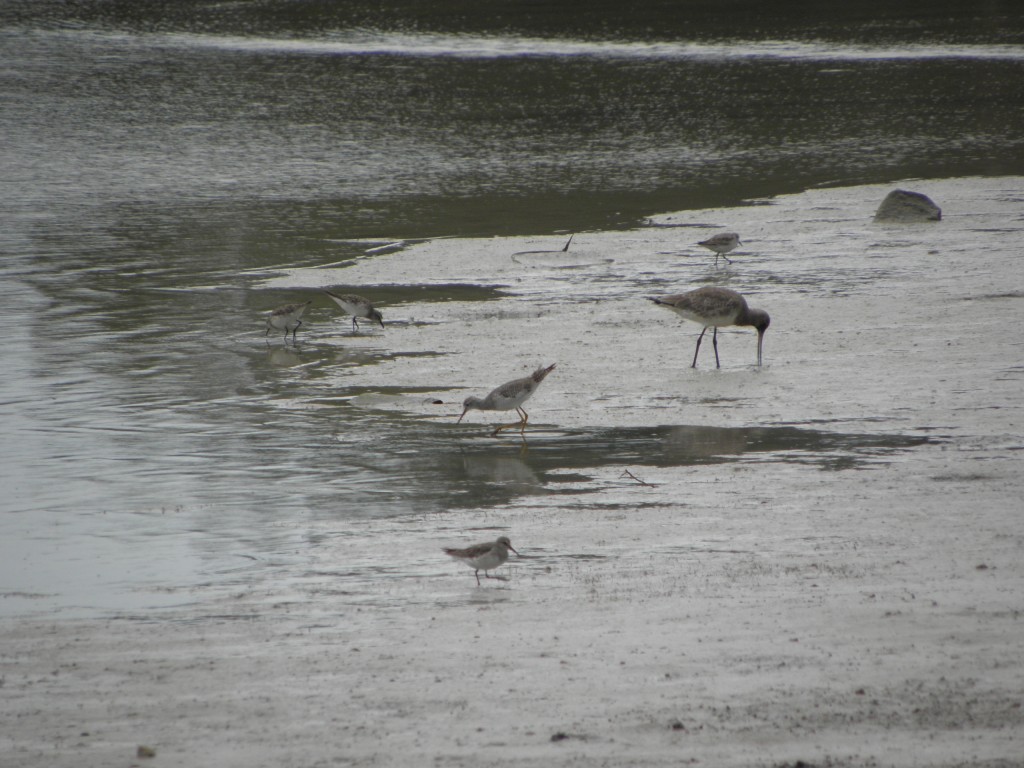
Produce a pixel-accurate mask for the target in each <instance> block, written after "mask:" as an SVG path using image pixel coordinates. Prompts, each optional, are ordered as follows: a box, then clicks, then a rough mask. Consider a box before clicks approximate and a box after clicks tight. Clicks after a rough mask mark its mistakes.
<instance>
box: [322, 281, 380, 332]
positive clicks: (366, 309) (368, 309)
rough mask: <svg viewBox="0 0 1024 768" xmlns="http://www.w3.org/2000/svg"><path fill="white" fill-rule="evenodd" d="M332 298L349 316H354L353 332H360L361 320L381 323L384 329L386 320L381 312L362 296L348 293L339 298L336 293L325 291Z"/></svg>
mask: <svg viewBox="0 0 1024 768" xmlns="http://www.w3.org/2000/svg"><path fill="white" fill-rule="evenodd" d="M324 293H326V294H327V295H328V296H330V297H331V298H332V299H333V300H334V303H335V304H337V305H338V306H339V307H341V308H342V309H343V310H345V311H346V312H347V313H348V314H350V315H352V330H353V332H354V331H358V330H359V318H360V317H361V318H363V319H365V320H371V321H373V322H375V323H380V327H381V328H383V327H384V318H383V317H382V316H381V314H380V312H378V311H377V310H376V309H374V308H373V304H371V303H370V300H369V299H364V298H363V297H362V296H356V295H355V294H354V293H346V294H344V295H342V296H339V295H338V294H336V293H331V292H330V291H324Z"/></svg>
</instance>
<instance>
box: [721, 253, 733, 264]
mask: <svg viewBox="0 0 1024 768" xmlns="http://www.w3.org/2000/svg"><path fill="white" fill-rule="evenodd" d="M722 258H723V259H725V260H726V262H727V263H729V264H732V259H730V258H729V257H728V256H726V255H725V254H724V253H723V254H722Z"/></svg>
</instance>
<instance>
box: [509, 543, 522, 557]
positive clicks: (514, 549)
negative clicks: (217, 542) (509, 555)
mask: <svg viewBox="0 0 1024 768" xmlns="http://www.w3.org/2000/svg"><path fill="white" fill-rule="evenodd" d="M508 548H509V549H511V550H512V551H513V552H515V553H516V554H517V555H519V550H518V549H516V548H515V547H513V546H512V545H511V544H509V545H508ZM519 556H520V557H522V555H519Z"/></svg>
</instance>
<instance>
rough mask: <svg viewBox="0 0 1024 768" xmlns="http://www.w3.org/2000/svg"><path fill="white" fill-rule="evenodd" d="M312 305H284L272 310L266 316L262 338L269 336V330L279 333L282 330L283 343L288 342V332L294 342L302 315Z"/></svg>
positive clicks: (308, 302) (310, 302)
mask: <svg viewBox="0 0 1024 768" xmlns="http://www.w3.org/2000/svg"><path fill="white" fill-rule="evenodd" d="M312 303H313V302H312V301H307V302H305V303H304V304H285V305H284V306H283V307H278V308H277V309H275V310H272V311H271V312H270V314H268V315H267V332H266V333H265V334H263V335H264V337H266V336H269V335H270V329H271V328H276V329H277V330H279V331H280V330H281V329H282V328H283V329H284V340H285V342H287V341H288V332H289V331H290V332H291V334H292V341H295V332H296V331H297V330H299V326H300V325H302V313H303V312H305V311H306V309H307V308H308V307H309V305H310V304H312Z"/></svg>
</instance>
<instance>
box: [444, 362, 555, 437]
mask: <svg viewBox="0 0 1024 768" xmlns="http://www.w3.org/2000/svg"><path fill="white" fill-rule="evenodd" d="M554 369H555V364H554V363H552V364H551V365H549V366H548V367H547V368H544V367H541V368H538V369H537V370H536V371H534V372H533V373H532V374H530V375H529V376H524V377H523V378H521V379H514V380H512V381H509V382H506V383H504V384H502V385H501V386H500V387H497V388H496V389H494V390H492V391H491V392H490V393H489V394H488V395H487V397H485V398H482V399H481V398H479V397H467V398H466V399H465V401H464V402H463V403H462V406H463V408H462V416H459V422H461V421H462V419H463V417H464V416H465V415H466V413H467V412H468V411H469V410H470V409H471V408H476V409H477V410H480V411H511V410H513V409H515V411H516V412H517V413H518V414H519V417H520V421H517V422H516V423H515V424H504V425H501V426H499V427H497V428H496V429H495V430H494V432H493V434H495V435H496V434H498V433H499V432H501V430H503V429H509V428H511V427H519V428H520V430H519V431H520V432H524V431H525V430H526V422H527V421H528V420H529V418H530V417H529V415H527V413H526V411H525V410H523V408H522V405H523V403H525V402H526V401H527V400H528V399H529V398H530V396H531V395H532V394H533V393H534V392H536V391H537V387H539V386H540V383H541V382H542V381H544V377H545V376H547V375H548V374H549V373H551V371H553V370H554Z"/></svg>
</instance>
